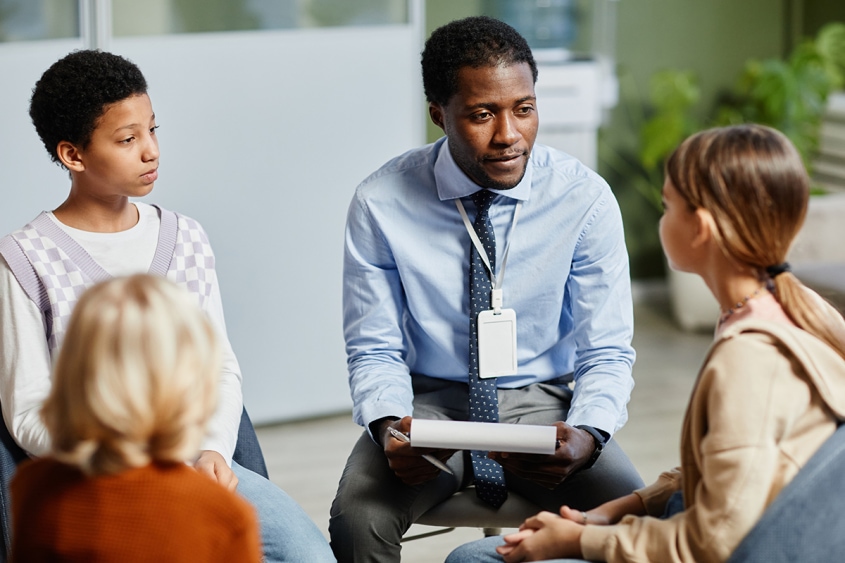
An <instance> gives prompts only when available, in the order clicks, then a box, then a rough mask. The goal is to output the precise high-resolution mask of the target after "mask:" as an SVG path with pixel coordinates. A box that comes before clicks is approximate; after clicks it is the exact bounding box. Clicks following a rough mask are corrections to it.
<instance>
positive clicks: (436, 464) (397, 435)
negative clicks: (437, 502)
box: [387, 426, 454, 475]
mask: <svg viewBox="0 0 845 563" xmlns="http://www.w3.org/2000/svg"><path fill="white" fill-rule="evenodd" d="M387 429H388V430H389V431H390V435H391V436H393V437H394V438H396V439H397V440H399V441H400V442H408V443H410V442H411V439H410V438H408V436H406V435H405V434H403V433H402V432H399V431H398V430H396V429H395V428H393V427H392V426H388V427H387ZM422 457H423V459H424V460H426V461H427V462H429V463H430V464H431V465H433V466H434V467H436V468H437V469H439V470H440V471H445V472H446V473H448V474H449V475H454V473H452V470H451V469H449V468H448V467H447V466H446V464H445V463H443V462H442V461H440V460H439V459H437V458H436V457H434V456H433V455H428V454H423V456H422Z"/></svg>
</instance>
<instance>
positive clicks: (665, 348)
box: [258, 292, 711, 563]
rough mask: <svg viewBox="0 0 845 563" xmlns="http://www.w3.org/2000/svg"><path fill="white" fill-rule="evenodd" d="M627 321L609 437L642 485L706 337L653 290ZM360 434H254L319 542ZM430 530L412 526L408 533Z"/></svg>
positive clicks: (434, 542)
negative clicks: (623, 383)
mask: <svg viewBox="0 0 845 563" xmlns="http://www.w3.org/2000/svg"><path fill="white" fill-rule="evenodd" d="M635 322H636V332H635V336H634V347H635V348H636V350H637V354H638V357H637V363H636V365H635V367H634V378H635V381H636V387H635V389H634V392H633V395H632V398H631V402H630V404H629V405H628V412H629V421H628V424H627V425H626V426H625V427H624V428H623V429H622V430H621V431H620V432H619V433H617V435H616V439H617V440H618V441H619V443H620V444H621V446H622V447H623V448H624V449H625V451H626V452H627V453H628V455H629V456H630V458H631V460H632V461H633V462H634V465H635V466H636V467H637V469H638V470H639V471H640V473H641V475H642V477H643V479H644V480H645V481H646V482H647V483H648V482H651V481H652V480H653V479H654V478H655V477H656V476H657V475H658V474H659V473H660V472H661V471H662V470H664V469H667V468H670V467H673V466H674V465H676V464H677V463H678V441H679V432H680V425H681V419H682V416H683V412H684V409H685V407H686V404H687V399H688V396H689V391H690V388H691V386H692V384H693V381H694V379H695V376H696V371H697V368H698V366H699V364H700V363H701V360H702V359H703V358H704V354H705V352H706V350H707V347H708V345H709V344H710V341H711V336H710V335H709V334H690V333H684V332H681V331H680V330H678V329H677V328H676V327H675V325H674V324H673V323H672V321H671V319H670V317H669V313H668V307H667V306H666V303H665V300H664V299H662V294H661V293H660V292H658V294H657V298H655V297H654V296H652V297H651V299H649V300H642V302H641V304H639V305H637V306H636V307H635ZM360 433H361V429H360V428H359V427H358V426H356V425H354V424H353V423H352V421H351V416H350V415H349V414H348V413H345V414H342V415H338V416H335V417H329V418H322V419H319V420H311V421H304V422H295V423H287V424H280V425H276V426H266V427H262V428H259V429H258V437H259V440H260V441H261V444H262V447H263V450H264V454H265V457H266V458H267V464H268V467H269V471H270V477H271V479H272V480H273V481H274V482H275V483H277V484H278V485H279V486H280V487H282V488H283V489H284V490H285V491H287V493H288V494H290V495H291V496H292V497H293V498H294V499H296V500H297V501H298V502H299V503H300V504H301V505H302V507H303V508H304V509H305V511H306V512H307V513H308V514H309V515H310V516H311V518H312V519H313V520H314V522H316V523H317V526H318V527H319V528H320V529H321V530H322V531H323V532H324V533H325V534H326V535H327V536H328V533H327V529H328V519H329V517H328V513H329V507H330V505H331V502H332V499H333V498H334V493H335V490H336V488H337V481H338V479H339V477H340V473H341V471H342V469H343V465H344V462H345V461H346V456H347V455H348V454H349V451H350V450H351V449H352V445H353V443H354V442H355V440H357V438H358V436H359V435H360ZM417 528H418V529H417ZM431 529H432V528H426V527H422V526H415V527H414V528H412V531H414V532H421V531H429V530H431ZM480 537H481V532H480V531H479V530H476V529H459V530H456V531H454V532H450V533H447V534H443V535H439V536H435V537H431V538H426V539H421V540H416V541H412V542H408V543H406V544H404V546H403V553H402V561H403V563H423V562H440V561H443V559H444V558H445V557H446V555H447V554H448V553H449V551H451V550H452V549H453V548H454V547H455V546H457V545H459V544H461V543H463V542H466V541H469V540H473V539H477V538H480Z"/></svg>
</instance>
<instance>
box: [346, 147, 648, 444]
mask: <svg viewBox="0 0 845 563" xmlns="http://www.w3.org/2000/svg"><path fill="white" fill-rule="evenodd" d="M479 189H480V188H479V186H478V185H477V184H475V183H474V182H473V181H472V180H470V179H469V178H468V177H467V176H466V175H465V174H464V173H463V171H462V170H461V169H460V168H459V167H458V166H457V164H456V163H455V161H454V160H453V159H452V156H451V154H450V152H449V149H448V144H447V141H446V138H445V137H444V138H441V139H440V140H438V141H437V142H435V143H433V144H431V145H427V146H424V147H421V148H418V149H414V150H411V151H409V152H407V153H405V154H403V155H401V156H399V157H397V158H395V159H393V160H391V161H390V162H388V163H387V164H385V165H384V166H383V167H381V168H380V169H379V170H378V171H376V172H375V173H373V174H372V175H371V176H370V177H368V178H367V179H366V180H364V181H363V182H362V183H361V184H360V185H359V186H358V188H357V190H356V191H355V195H354V197H353V199H352V202H351V204H350V207H349V213H348V216H347V225H346V235H345V252H344V272H343V323H344V336H345V339H346V351H347V357H348V367H349V383H350V388H351V392H352V400H353V404H354V408H353V417H354V420H355V422H357V423H358V424H360V425H362V426H365V427H367V426H369V424H370V423H371V422H372V421H374V420H377V419H380V418H383V417H386V416H395V417H403V416H406V415H411V414H413V406H412V401H413V390H412V387H411V377H410V374H422V375H426V376H429V377H436V378H442V379H448V380H453V381H464V382H465V381H467V377H468V358H469V317H468V315H469V288H468V276H469V249H470V244H471V242H470V237H469V234H468V233H467V230H466V227H465V225H464V223H463V221H462V220H461V217H460V215H459V213H458V210H457V208H456V206H455V201H454V200H455V199H456V198H464V199H462V200H461V201H462V203H463V204H464V206H465V207H466V209H467V213H468V215H469V217H470V219H472V218H473V217H474V216H475V207H474V204H473V203H472V200H471V199H470V198H468V197H466V196H469V195H470V194H472V193H474V192H476V191H478V190H479ZM496 193H497V194H499V196H498V197H497V198H496V199H495V200H494V202H493V205H492V206H491V208H490V219H491V221H492V223H493V229H494V231H495V234H496V241H497V248H496V252H497V259H496V264H497V274H498V268H499V265H500V264H501V259H502V253H503V252H504V249H505V245H506V244H507V242H508V241H510V243H511V248H510V255H509V256H508V262H507V268H506V272H505V278H504V283H503V286H502V287H503V293H504V307H505V308H512V309H514V310H515V311H516V317H517V346H518V350H517V359H518V364H519V369H518V375H515V376H507V377H500V378H498V385H499V387H501V388H517V387H523V386H526V385H529V384H531V383H537V382H543V381H547V380H550V379H554V378H558V377H561V376H568V377H569V378H571V379H572V380H574V382H575V385H574V394H573V398H572V406H571V409H570V411H569V416H568V418H567V422H568V423H569V424H572V425H573V426H575V425H580V424H586V425H589V426H593V427H596V428H600V429H602V430H605V431H607V432H609V433H611V434H612V433H614V432H615V431H616V430H618V429H619V428H621V427H622V425H624V424H625V421H626V420H627V410H626V405H627V403H628V400H629V398H630V395H631V389H632V388H633V385H634V382H633V378H632V377H631V368H632V365H633V363H634V357H635V354H634V350H633V348H631V337H632V335H633V308H632V303H631V285H630V276H629V273H628V254H627V250H626V248H625V240H624V236H623V231H622V218H621V215H620V213H619V207H618V205H617V203H616V199H615V198H614V196H613V193H612V192H611V190H610V188H609V186H608V185H607V183H606V182H605V181H604V180H603V179H602V178H601V177H600V176H599V175H598V174H596V173H595V172H593V171H592V170H590V169H588V168H587V167H585V166H584V165H583V164H581V163H580V162H579V161H578V160H576V159H575V158H573V157H571V156H569V155H567V154H564V153H562V152H559V151H557V150H555V149H552V148H549V147H546V146H543V145H539V144H535V145H534V148H533V150H532V152H531V157H530V160H529V164H528V166H527V169H526V172H525V176H524V177H523V179H522V181H521V182H520V183H519V185H517V186H516V187H514V188H512V189H510V190H501V191H496ZM517 201H522V202H523V208H522V211H521V213H520V216H519V222H518V225H517V227H516V230H515V231H514V232H511V230H512V220H513V212H514V207H515V206H516V203H517Z"/></svg>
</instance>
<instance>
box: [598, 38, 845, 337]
mask: <svg viewBox="0 0 845 563" xmlns="http://www.w3.org/2000/svg"><path fill="white" fill-rule="evenodd" d="M843 84H845V24H842V23H831V24H828V25H826V26H825V27H823V28H822V29H821V30H820V31H819V33H818V34H817V35H816V37H815V38H812V39H807V40H805V41H803V42H802V43H801V44H799V45H798V46H797V47H796V48H795V49H794V50H793V51H792V53H791V54H790V55H789V57H788V58H786V59H785V60H781V59H767V60H762V61H760V60H749V61H748V62H747V63H746V65H745V68H744V70H743V72H742V74H741V75H740V77H739V78H738V80H737V82H736V85H735V86H734V88H733V89H732V90H730V91H729V92H726V93H725V95H724V96H723V97H722V98H721V99H720V100H719V102H718V103H717V104H716V107H715V108H714V110H713V112H712V113H711V114H710V115H708V116H706V117H705V118H703V119H701V118H697V117H696V114H695V109H696V106H697V104H698V102H699V100H700V92H699V88H698V84H697V80H696V77H695V75H694V74H693V73H691V72H689V71H677V70H667V71H661V72H658V73H655V74H654V75H653V76H652V78H651V81H650V85H649V96H648V101H649V105H650V108H649V111H648V113H647V115H644V116H643V117H642V119H640V120H639V123H638V124H635V126H636V128H637V131H638V138H637V143H636V144H637V148H636V155H635V157H634V158H631V157H630V155H628V156H627V157H626V156H623V155H620V154H618V153H614V152H613V151H608V150H603V152H602V156H603V160H604V162H606V163H607V164H608V165H609V166H610V167H611V169H612V170H614V171H615V172H616V173H617V174H621V175H624V176H625V177H626V178H628V179H629V180H630V182H631V184H632V186H633V187H634V188H635V189H636V191H637V192H638V193H639V194H641V195H642V196H643V197H644V198H645V200H646V201H647V202H649V204H651V205H653V206H654V207H655V208H656V209H658V210H661V211H662V205H661V190H662V186H663V163H664V161H665V159H666V158H667V157H668V155H669V154H670V153H671V152H672V150H674V148H675V147H677V146H678V144H679V143H680V142H681V141H682V140H683V139H685V138H686V137H687V136H689V135H690V134H692V133H694V132H696V131H700V130H702V129H705V128H707V127H714V126H721V125H729V124H737V123H748V122H754V123H762V124H765V125H769V126H771V127H774V128H776V129H778V130H780V131H782V132H783V133H784V134H786V135H787V136H788V137H789V138H790V140H791V141H792V142H793V143H794V144H795V146H796V147H797V148H798V150H799V151H800V152H801V155H802V157H803V159H804V162H805V165H806V166H807V169H808V171H811V172H812V163H813V158H814V156H815V154H816V151H817V149H818V146H819V130H820V126H821V123H822V118H823V116H824V113H825V108H826V105H827V100H828V97H829V96H830V94H831V93H832V92H834V91H835V90H837V89H841V88H842V86H843ZM634 115H636V113H634ZM814 191H816V192H817V193H819V192H821V190H819V189H816V190H814ZM668 281H669V288H670V295H671V299H672V308H673V313H674V315H675V318H676V320H677V321H678V323H679V324H680V325H681V327H682V328H685V329H702V328H712V327H713V325H714V324H715V320H716V318H717V317H718V306H717V305H716V303H715V300H713V298H712V296H711V295H710V292H709V291H707V288H706V287H704V284H703V282H701V280H700V279H699V278H698V276H693V275H689V274H683V273H679V272H674V271H671V270H669V271H668Z"/></svg>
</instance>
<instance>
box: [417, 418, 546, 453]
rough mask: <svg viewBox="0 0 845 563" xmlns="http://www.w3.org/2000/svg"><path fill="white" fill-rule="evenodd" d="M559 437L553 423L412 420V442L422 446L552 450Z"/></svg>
mask: <svg viewBox="0 0 845 563" xmlns="http://www.w3.org/2000/svg"><path fill="white" fill-rule="evenodd" d="M556 440H557V428H556V427H554V426H536V425H531V424H497V423H494V422H461V421H456V420H426V419H421V418H415V419H413V421H412V422H411V445H412V446H414V447H419V448H442V449H445V450H482V451H489V452H514V453H526V454H553V453H554V452H555V442H556Z"/></svg>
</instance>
